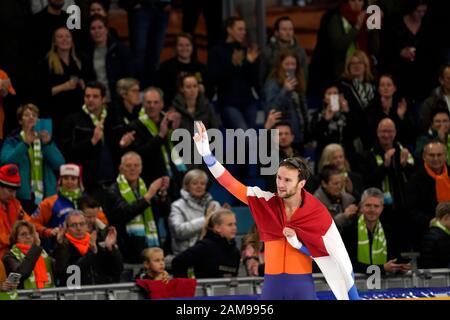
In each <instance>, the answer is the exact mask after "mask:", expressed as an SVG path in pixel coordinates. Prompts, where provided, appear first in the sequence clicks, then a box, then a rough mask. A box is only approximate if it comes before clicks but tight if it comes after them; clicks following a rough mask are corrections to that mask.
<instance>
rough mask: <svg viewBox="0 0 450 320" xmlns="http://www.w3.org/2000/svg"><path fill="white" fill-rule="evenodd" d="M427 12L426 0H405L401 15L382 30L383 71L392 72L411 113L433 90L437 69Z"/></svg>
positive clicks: (414, 112)
mask: <svg viewBox="0 0 450 320" xmlns="http://www.w3.org/2000/svg"><path fill="white" fill-rule="evenodd" d="M427 11H428V5H427V1H426V0H411V1H407V3H406V5H405V12H404V15H403V16H400V17H398V18H397V20H396V21H393V23H392V26H391V27H390V28H386V30H384V35H385V36H384V37H383V38H384V40H383V41H382V51H381V53H383V56H381V57H380V58H381V61H382V63H381V67H382V71H383V72H389V73H392V74H393V75H394V77H395V79H397V82H398V89H399V91H400V92H401V93H402V95H403V96H404V97H405V98H406V100H407V102H408V103H409V104H410V107H411V111H412V112H413V114H414V115H416V112H417V111H418V110H416V107H417V108H418V107H419V104H420V103H422V102H423V100H424V99H425V98H426V96H427V95H428V94H429V92H430V91H431V90H432V88H433V86H434V84H435V79H434V72H436V71H437V66H435V61H438V59H436V60H434V59H433V58H432V55H433V54H434V52H433V49H434V48H435V47H436V44H434V43H433V42H432V41H431V40H430V38H433V37H432V35H431V34H430V24H429V21H428V20H427V19H426V14H427ZM419 75H420V76H419Z"/></svg>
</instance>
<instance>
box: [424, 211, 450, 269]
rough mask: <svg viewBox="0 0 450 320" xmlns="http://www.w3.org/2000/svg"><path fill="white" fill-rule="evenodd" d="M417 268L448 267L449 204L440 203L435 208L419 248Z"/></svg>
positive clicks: (449, 264) (449, 260)
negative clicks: (434, 215) (433, 216)
mask: <svg viewBox="0 0 450 320" xmlns="http://www.w3.org/2000/svg"><path fill="white" fill-rule="evenodd" d="M419 267H420V268H449V267H450V202H441V203H439V204H438V205H437V207H436V217H435V218H434V219H433V220H432V221H431V222H430V229H429V230H428V232H427V233H426V234H425V236H424V237H423V240H422V245H421V247H420V258H419Z"/></svg>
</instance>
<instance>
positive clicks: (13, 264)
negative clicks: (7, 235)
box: [3, 245, 42, 289]
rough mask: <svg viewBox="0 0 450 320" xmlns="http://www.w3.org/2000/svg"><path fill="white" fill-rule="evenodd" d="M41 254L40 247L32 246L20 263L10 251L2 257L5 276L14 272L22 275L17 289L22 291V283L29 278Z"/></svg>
mask: <svg viewBox="0 0 450 320" xmlns="http://www.w3.org/2000/svg"><path fill="white" fill-rule="evenodd" d="M41 253H42V248H41V247H39V246H36V245H32V246H31V248H30V250H29V251H28V253H27V254H26V255H25V259H24V260H23V261H22V262H20V261H19V260H17V258H16V256H15V255H14V254H13V253H12V252H11V251H8V252H7V253H6V254H5V256H4V257H3V264H4V265H5V271H6V273H7V274H9V273H10V272H16V273H20V274H21V275H22V277H21V278H20V284H19V286H18V288H19V289H23V282H24V280H26V279H28V278H29V277H30V275H31V272H33V269H34V267H35V265H36V262H37V261H38V259H39V257H40V256H41Z"/></svg>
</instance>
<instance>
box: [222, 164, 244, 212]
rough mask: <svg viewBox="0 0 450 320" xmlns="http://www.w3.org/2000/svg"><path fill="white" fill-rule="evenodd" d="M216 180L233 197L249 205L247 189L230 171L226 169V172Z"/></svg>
mask: <svg viewBox="0 0 450 320" xmlns="http://www.w3.org/2000/svg"><path fill="white" fill-rule="evenodd" d="M216 179H217V181H218V182H219V183H220V184H221V185H222V186H223V187H224V188H225V189H227V190H228V192H230V193H231V194H232V195H233V196H235V197H236V198H238V199H239V200H241V201H242V202H243V203H245V204H248V200H247V187H246V186H245V185H243V184H242V183H241V182H240V181H239V180H237V179H236V178H235V177H233V176H232V175H231V173H230V172H229V171H228V170H226V169H225V171H224V172H223V173H222V174H221V175H220V176H219V177H217V178H216Z"/></svg>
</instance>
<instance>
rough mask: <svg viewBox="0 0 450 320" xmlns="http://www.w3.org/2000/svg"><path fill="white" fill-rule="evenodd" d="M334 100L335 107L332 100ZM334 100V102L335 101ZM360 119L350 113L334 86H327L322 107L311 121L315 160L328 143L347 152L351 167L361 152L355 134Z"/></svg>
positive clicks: (356, 161)
mask: <svg viewBox="0 0 450 320" xmlns="http://www.w3.org/2000/svg"><path fill="white" fill-rule="evenodd" d="M334 98H336V100H337V104H338V105H337V108H336V105H333V104H332V103H331V102H332V99H334ZM336 100H335V101H336ZM361 121H362V119H361V118H355V113H354V112H351V111H350V107H349V104H348V102H347V100H346V99H345V98H344V96H343V95H342V94H339V89H338V87H337V86H335V85H331V86H329V87H328V88H327V89H326V90H325V93H324V96H323V106H322V108H321V109H320V110H318V111H317V112H315V113H314V114H313V116H312V121H311V132H312V133H311V136H312V139H314V141H317V147H316V150H315V154H316V158H319V157H320V155H321V154H322V151H323V149H324V148H325V147H326V146H327V145H328V144H330V143H338V144H340V145H342V146H343V147H344V149H345V151H346V152H347V157H348V159H349V161H350V163H351V164H352V165H356V164H357V163H358V162H359V161H358V152H362V143H361V140H360V139H359V138H358V136H357V135H356V134H355V132H358V130H359V126H360V122H361Z"/></svg>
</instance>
